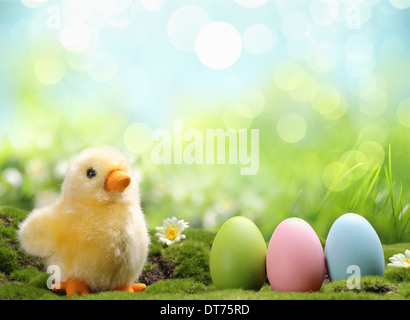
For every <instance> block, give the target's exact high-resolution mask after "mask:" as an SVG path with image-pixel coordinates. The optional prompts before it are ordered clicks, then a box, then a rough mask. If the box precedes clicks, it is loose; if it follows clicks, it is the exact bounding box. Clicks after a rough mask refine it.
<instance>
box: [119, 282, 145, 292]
mask: <svg viewBox="0 0 410 320" xmlns="http://www.w3.org/2000/svg"><path fill="white" fill-rule="evenodd" d="M146 287H147V286H146V285H145V284H143V283H133V284H130V285H126V286H124V287H120V288H118V289H116V291H126V292H142V291H144V290H145V288H146Z"/></svg>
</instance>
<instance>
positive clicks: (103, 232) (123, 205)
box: [19, 147, 150, 296]
mask: <svg viewBox="0 0 410 320" xmlns="http://www.w3.org/2000/svg"><path fill="white" fill-rule="evenodd" d="M19 240H20V243H21V246H22V248H23V249H24V250H25V251H26V252H28V253H29V254H32V255H36V256H40V257H43V258H46V263H47V265H55V266H58V267H59V268H60V276H61V282H60V283H56V284H54V285H53V287H52V289H53V290H55V291H58V290H64V291H66V293H67V296H71V295H73V294H81V295H82V294H88V293H90V292H95V291H101V290H122V291H128V292H137V291H143V290H144V289H145V288H146V286H145V284H142V283H134V281H136V280H137V279H138V277H139V275H140V274H141V271H142V268H143V266H144V264H145V262H146V259H147V254H148V246H149V242H150V240H149V235H148V230H147V227H146V222H145V217H144V214H143V212H142V209H141V206H140V198H139V187H138V184H137V180H136V179H135V178H134V177H132V174H131V171H130V168H129V166H128V162H127V159H126V158H125V156H124V155H123V154H122V153H120V152H119V151H118V150H116V149H114V148H111V147H101V148H89V149H86V150H84V151H83V152H82V153H80V154H79V155H78V156H77V157H76V158H75V159H74V160H73V162H72V164H71V166H70V168H69V169H68V172H67V174H66V177H65V179H64V183H63V185H62V192H61V196H60V197H59V198H58V199H57V200H56V201H55V202H54V203H52V204H51V205H49V206H46V207H43V208H38V209H35V210H33V211H32V212H31V213H30V214H29V215H28V216H27V218H26V219H25V220H24V221H23V222H22V223H21V225H20V228H19Z"/></svg>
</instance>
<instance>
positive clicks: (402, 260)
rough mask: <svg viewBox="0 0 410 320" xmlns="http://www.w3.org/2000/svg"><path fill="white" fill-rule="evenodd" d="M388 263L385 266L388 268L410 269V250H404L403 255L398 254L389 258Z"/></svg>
mask: <svg viewBox="0 0 410 320" xmlns="http://www.w3.org/2000/svg"><path fill="white" fill-rule="evenodd" d="M389 260H390V262H391V263H389V264H388V265H387V266H388V267H402V268H409V267H410V250H406V251H405V252H404V254H402V253H398V254H394V255H393V257H390V258H389Z"/></svg>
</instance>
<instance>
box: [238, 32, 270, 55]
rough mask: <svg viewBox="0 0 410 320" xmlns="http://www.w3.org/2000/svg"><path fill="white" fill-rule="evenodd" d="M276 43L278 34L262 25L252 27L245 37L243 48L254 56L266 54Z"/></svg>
mask: <svg viewBox="0 0 410 320" xmlns="http://www.w3.org/2000/svg"><path fill="white" fill-rule="evenodd" d="M276 42H277V37H276V34H275V33H274V32H273V31H272V30H271V29H270V28H268V27H267V26H265V25H262V24H254V25H251V26H250V27H248V28H247V29H246V30H245V33H244V35H243V46H244V48H245V49H246V50H247V51H248V52H250V53H252V54H257V55H260V54H265V53H267V52H269V51H270V50H271V48H272V47H273V46H274V45H275V44H276Z"/></svg>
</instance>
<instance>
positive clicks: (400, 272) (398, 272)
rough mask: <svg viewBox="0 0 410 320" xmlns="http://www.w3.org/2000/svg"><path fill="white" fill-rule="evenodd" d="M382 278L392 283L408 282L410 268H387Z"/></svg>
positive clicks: (409, 279)
mask: <svg viewBox="0 0 410 320" xmlns="http://www.w3.org/2000/svg"><path fill="white" fill-rule="evenodd" d="M384 277H385V278H386V279H388V280H389V281H391V282H393V283H399V282H403V281H410V268H396V267H387V268H386V270H385V271H384Z"/></svg>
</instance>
